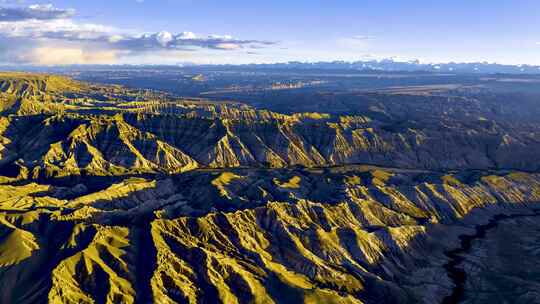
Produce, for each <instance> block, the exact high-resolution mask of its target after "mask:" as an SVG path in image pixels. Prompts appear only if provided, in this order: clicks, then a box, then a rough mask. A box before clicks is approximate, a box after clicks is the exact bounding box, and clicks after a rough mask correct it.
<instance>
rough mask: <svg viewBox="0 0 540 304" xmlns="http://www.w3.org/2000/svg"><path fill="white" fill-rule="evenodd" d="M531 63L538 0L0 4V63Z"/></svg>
mask: <svg viewBox="0 0 540 304" xmlns="http://www.w3.org/2000/svg"><path fill="white" fill-rule="evenodd" d="M386 58H393V59H395V60H400V61H404V60H415V59H418V60H420V61H421V62H425V63H443V62H484V61H485V62H496V63H504V64H533V65H540V1H538V0H504V1H503V0H452V1H447V0H429V1H428V0H311V1H308V0H287V1H285V0H272V1H247V0H246V1H244V0H229V1H223V0H221V1H218V0H108V1H105V0H91V1H88V0H84V1H82V0H77V1H65V0H58V1H55V0H50V1H32V0H0V63H1V64H33V65H56V64H182V63H202V64H240V63H272V62H288V61H302V62H305V61H308V62H309V61H334V60H344V61H357V60H380V59H386Z"/></svg>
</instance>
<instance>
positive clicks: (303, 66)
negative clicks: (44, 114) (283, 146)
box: [0, 59, 540, 74]
mask: <svg viewBox="0 0 540 304" xmlns="http://www.w3.org/2000/svg"><path fill="white" fill-rule="evenodd" d="M113 67H114V68H115V69H133V68H135V69H141V68H152V69H156V68H163V69H175V68H186V67H199V68H209V69H212V68H223V67H227V68H229V69H280V70H281V69H287V70H291V69H298V70H349V71H363V72H381V71H383V72H428V73H454V74H470V73H473V74H540V66H537V65H526V64H525V65H509V64H499V63H489V62H468V63H458V62H449V63H422V62H420V61H419V60H409V61H399V60H394V59H382V60H367V61H354V62H348V61H327V62H325V61H321V62H299V61H292V62H283V63H271V64H243V65H199V64H195V63H179V64H177V65H69V66H28V65H26V66H0V69H1V70H25V71H56V70H58V69H66V68H74V69H77V70H85V69H89V70H93V69H110V68H113Z"/></svg>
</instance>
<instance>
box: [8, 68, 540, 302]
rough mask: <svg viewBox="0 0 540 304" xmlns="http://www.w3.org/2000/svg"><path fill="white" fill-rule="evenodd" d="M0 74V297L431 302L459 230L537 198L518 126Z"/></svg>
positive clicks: (531, 149)
mask: <svg viewBox="0 0 540 304" xmlns="http://www.w3.org/2000/svg"><path fill="white" fill-rule="evenodd" d="M10 77H11V78H9V77H4V78H9V79H8V80H3V82H2V81H0V84H1V85H0V87H1V88H2V89H1V90H2V92H4V94H6V96H8V97H6V98H4V96H3V97H2V98H4V99H2V100H3V102H4V105H6V104H7V105H8V106H4V108H3V109H4V110H5V109H7V110H6V111H4V112H3V115H2V116H0V280H1V282H2V284H1V286H0V302H2V303H4V302H5V303H36V302H47V301H48V302H52V303H148V302H156V303H216V302H223V303H253V302H255V303H418V302H423V303H433V302H438V301H440V300H442V299H443V298H444V297H445V296H446V295H448V294H449V293H450V292H451V290H452V282H451V281H450V280H449V279H447V278H446V276H445V275H444V273H443V264H444V261H445V259H446V258H445V256H444V255H443V252H444V250H445V249H447V248H448V247H450V246H452V244H454V243H456V241H457V235H458V234H459V233H463V232H466V231H467V229H468V228H467V227H468V226H467V225H470V224H471V223H474V222H475V221H477V220H482V219H485V218H484V217H483V216H482V215H481V214H483V213H482V212H485V214H486V216H488V215H490V214H492V213H495V212H512V211H513V210H518V209H519V210H520V211H523V210H525V211H526V210H529V209H531V208H536V204H535V202H538V201H540V176H539V175H538V174H535V173H533V171H536V170H537V169H538V168H537V166H538V163H539V162H538V157H539V156H538V155H537V153H535V151H537V150H538V147H537V146H538V145H539V142H540V141H539V140H538V134H540V133H539V132H536V129H537V128H538V126H537V125H536V124H535V123H534V122H532V121H527V122H523V123H520V122H517V121H515V120H511V119H508V118H507V117H502V116H496V117H493V116H487V115H486V116H485V117H483V116H482V117H480V116H479V115H478V112H477V111H476V110H474V111H473V110H467V109H469V108H466V110H465V112H462V111H461V110H458V109H456V110H455V111H451V114H448V115H447V114H444V113H445V111H442V110H441V111H439V112H437V111H434V112H436V113H435V114H433V113H431V115H427V116H426V118H422V117H423V116H422V115H420V114H421V113H419V112H414V113H413V114H410V115H409V116H405V117H409V118H410V119H409V120H399V119H397V118H396V117H398V114H399V113H401V112H406V111H404V108H401V106H400V108H399V109H400V111H397V112H396V111H395V110H394V109H395V107H397V106H396V105H392V103H388V104H386V105H385V104H384V102H383V103H382V105H380V106H379V107H377V108H373V105H371V106H370V108H371V110H370V111H366V113H365V115H361V114H358V115H349V116H339V115H334V114H328V113H296V114H280V113H275V112H271V111H266V110H257V109H254V108H252V107H249V106H246V105H243V104H238V103H232V102H227V103H210V102H207V101H200V100H175V99H174V98H172V97H170V96H166V95H164V94H160V93H157V92H148V91H136V90H127V89H124V88H120V87H98V86H92V85H89V84H81V83H76V82H73V83H72V82H69V81H68V80H66V81H65V82H63V81H61V80H58V79H56V78H54V79H56V80H54V81H56V82H60V84H57V85H54V83H55V82H54V81H53V82H52V83H51V84H50V82H49V81H51V80H48V79H47V77H45V76H32V77H36V79H37V80H35V79H34V78H32V77H30V79H29V78H28V77H26V76H25V77H22V76H20V75H17V77H15V76H13V75H11V76H10ZM0 78H2V77H0ZM13 79H15V80H13ZM60 79H61V78H60ZM6 83H7V84H6ZM30 88H31V89H30ZM9 96H12V97H9ZM38 96H41V97H38ZM43 96H45V97H43ZM9 98H13V100H16V102H15V103H13V104H10V101H9V100H11V99H9ZM43 98H45V99H43ZM409 98H412V97H409ZM6 100H7V101H6ZM29 100H30V101H29ZM391 100H393V101H395V100H394V99H391ZM28 101H29V104H30V105H32V106H31V107H27V108H26V109H31V111H29V112H24V111H21V107H20V104H22V102H28ZM17 102H20V103H19V104H18V103H17ZM449 102H456V101H455V100H449ZM459 102H465V101H464V100H462V99H459ZM439 103H442V99H440V98H438V99H437V104H439ZM51 104H54V105H55V106H54V107H52V106H50V105H51ZM443 104H444V103H443ZM44 107H46V108H47V109H48V110H47V111H41V110H39V109H43V108H44ZM404 107H405V109H407V107H406V105H405V106H404ZM441 107H442V105H441ZM444 107H449V108H452V105H448V104H444ZM439 108H440V107H438V109H439ZM472 108H473V109H478V107H477V106H476V105H473V106H472ZM418 109H419V110H418V111H420V112H422V111H424V112H426V111H427V112H428V111H429V106H425V107H418ZM375 112H377V113H379V114H377V115H375V114H373V113H375ZM458 112H459V113H468V115H464V117H462V118H459V117H460V115H457V114H455V113H458ZM437 113H438V114H437ZM30 114H31V115H30ZM503 116H504V115H503ZM437 117H438V118H437ZM486 117H488V118H486ZM435 118H437V119H435ZM458 118H459V119H458ZM360 164H370V165H360ZM524 171H529V173H526V172H524ZM479 214H480V215H479ZM441 277H442V278H441ZM419 289H421V291H419Z"/></svg>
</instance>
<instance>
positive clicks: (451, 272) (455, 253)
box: [443, 209, 540, 304]
mask: <svg viewBox="0 0 540 304" xmlns="http://www.w3.org/2000/svg"><path fill="white" fill-rule="evenodd" d="M538 217H540V209H536V210H534V213H532V214H531V213H529V214H514V215H505V214H500V215H496V216H494V217H493V218H492V219H491V220H490V221H489V222H488V223H487V224H484V225H479V226H476V231H475V233H474V234H473V235H462V236H460V240H461V246H460V247H459V248H457V249H454V250H450V251H447V252H445V254H446V256H448V257H449V258H450V260H449V261H448V263H446V264H445V265H444V266H443V267H444V269H445V270H446V272H447V275H448V277H449V278H450V279H451V280H452V281H453V283H454V285H455V287H454V288H453V290H452V293H451V294H450V295H449V296H447V297H446V298H444V300H443V304H451V303H460V302H463V301H465V300H467V299H468V298H469V295H468V293H469V291H468V290H467V280H468V279H469V280H471V279H473V278H474V279H475V280H476V281H482V280H484V279H486V278H487V277H486V278H482V275H484V276H485V274H483V272H481V271H478V273H475V274H474V275H471V274H470V273H468V271H467V270H465V269H464V267H463V264H464V262H468V260H467V259H468V256H467V255H468V254H471V251H475V250H479V249H477V248H476V247H477V244H478V242H483V241H486V240H489V239H490V238H491V237H493V238H507V237H508V235H507V234H508V233H506V234H505V235H504V236H503V235H497V232H496V231H493V233H491V232H492V230H498V229H497V228H498V227H499V225H501V224H503V222H504V223H506V222H508V221H510V220H520V219H532V218H535V219H537V218H538ZM535 223H536V221H535V222H533V224H535ZM514 224H515V225H517V224H518V223H514ZM521 226H522V225H519V226H517V227H521ZM538 227H539V228H540V222H539V223H538ZM515 230H517V231H514V232H513V233H516V234H519V233H525V234H527V233H528V232H524V231H520V230H519V229H515ZM488 232H489V233H488ZM518 239H519V238H518V235H516V238H513V240H514V241H515V242H516V243H517V244H518V245H521V244H520V243H518V242H517V241H516V240H518ZM473 241H475V242H474V243H473ZM494 241H497V240H494ZM509 241H510V242H511V241H512V238H509ZM529 242H531V241H529ZM533 242H537V241H536V240H533ZM538 245H539V246H540V244H538ZM519 247H520V246H516V247H514V248H512V247H509V248H510V249H507V250H506V253H504V252H503V251H501V250H491V251H490V252H489V253H490V256H489V257H487V256H486V257H484V259H485V261H484V264H482V265H489V264H490V263H498V265H501V264H504V263H506V264H512V263H513V262H516V261H510V260H508V259H509V256H511V255H508V254H507V253H508V251H515V250H517V249H515V248H519ZM519 253H520V254H523V255H530V256H522V257H521V258H522V259H529V258H532V259H536V260H538V258H539V256H538V253H537V252H536V251H534V252H531V253H530V254H529V253H528V252H522V251H520V252H519ZM514 258H515V254H514ZM517 258H518V259H520V257H519V254H518V257H517ZM471 263H472V262H471ZM506 266H511V265H506ZM539 271H540V269H539ZM503 275H504V274H503ZM519 275H521V274H519ZM473 276H476V277H473ZM534 280H536V277H534ZM482 282H483V281H482ZM537 283H540V282H537ZM483 285H486V284H483ZM488 286H490V285H488ZM508 288H511V287H510V286H508ZM495 290H497V289H496V288H495ZM490 292H492V293H493V294H499V293H500V294H503V293H504V292H505V291H504V290H502V289H501V290H500V291H499V292H497V291H495V292H493V291H490ZM524 293H526V291H525V292H524Z"/></svg>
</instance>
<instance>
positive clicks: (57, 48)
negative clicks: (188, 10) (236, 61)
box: [0, 0, 274, 64]
mask: <svg viewBox="0 0 540 304" xmlns="http://www.w3.org/2000/svg"><path fill="white" fill-rule="evenodd" d="M0 1H1V0H0ZM0 3H1V2H0ZM74 15H75V11H73V10H63V9H58V8H56V7H54V6H53V5H39V4H36V5H30V6H27V7H15V8H14V7H10V8H5V7H4V8H2V7H0V43H2V42H3V41H8V40H9V41H10V43H9V44H6V45H10V48H6V47H1V45H0V62H1V61H4V63H5V62H6V60H8V62H16V61H18V62H30V63H36V64H53V62H55V59H54V56H52V57H50V56H45V55H48V54H54V53H57V54H58V56H56V57H57V58H62V60H60V62H69V63H74V62H77V61H80V63H89V62H92V63H96V62H99V61H103V62H104V63H105V62H107V63H109V61H110V60H113V59H116V58H118V57H119V56H126V55H130V56H134V55H135V54H138V53H148V52H158V51H160V52H161V51H169V52H172V51H182V50H183V51H194V50H198V49H207V50H222V51H232V50H238V49H243V48H246V49H252V48H253V49H254V48H262V47H266V46H269V45H272V44H274V43H273V42H268V41H260V40H242V39H236V38H234V37H232V36H231V35H209V36H206V37H205V36H198V35H196V34H195V33H193V32H189V31H185V32H181V33H178V34H174V33H171V32H169V31H161V32H157V33H143V34H140V33H135V32H133V31H127V30H123V29H119V28H115V27H111V26H107V25H102V24H93V23H81V22H79V21H77V20H75V19H73V18H72V16H74ZM92 52H93V53H94V54H96V55H95V56H93V55H92Z"/></svg>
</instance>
